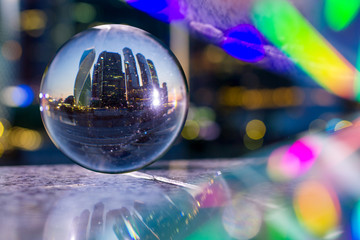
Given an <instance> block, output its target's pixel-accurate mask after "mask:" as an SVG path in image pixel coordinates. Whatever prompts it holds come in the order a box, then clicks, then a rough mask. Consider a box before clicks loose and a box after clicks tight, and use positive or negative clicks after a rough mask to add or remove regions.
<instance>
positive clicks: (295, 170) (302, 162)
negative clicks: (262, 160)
mask: <svg viewBox="0 0 360 240" xmlns="http://www.w3.org/2000/svg"><path fill="white" fill-rule="evenodd" d="M320 150H321V147H320V146H319V144H318V143H317V142H316V141H315V140H313V139H311V138H301V139H299V140H297V141H295V142H294V143H293V144H292V145H291V146H282V147H280V148H277V149H275V150H274V151H273V152H272V153H271V155H270V156H269V160H268V165H267V172H268V174H269V176H270V177H271V178H272V179H273V180H275V181H283V180H289V179H293V178H296V177H299V176H301V175H303V174H305V173H306V172H308V171H309V170H310V168H311V167H312V166H313V164H314V163H315V161H316V160H317V158H318V156H319V154H320Z"/></svg>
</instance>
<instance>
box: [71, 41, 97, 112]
mask: <svg viewBox="0 0 360 240" xmlns="http://www.w3.org/2000/svg"><path fill="white" fill-rule="evenodd" d="M94 60H95V49H94V48H90V49H87V50H85V51H84V52H83V54H82V56H81V59H80V63H79V71H78V73H77V75H76V79H75V86H74V98H75V104H76V105H81V106H89V105H90V99H91V77H90V69H91V67H92V64H93V62H94Z"/></svg>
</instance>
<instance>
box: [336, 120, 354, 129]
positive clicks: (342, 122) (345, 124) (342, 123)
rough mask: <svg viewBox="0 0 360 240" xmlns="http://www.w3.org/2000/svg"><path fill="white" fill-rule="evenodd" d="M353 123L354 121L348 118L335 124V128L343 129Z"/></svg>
mask: <svg viewBox="0 0 360 240" xmlns="http://www.w3.org/2000/svg"><path fill="white" fill-rule="evenodd" d="M352 125H353V124H352V122H350V121H347V120H342V121H340V122H338V123H337V124H336V125H335V128H334V130H335V131H339V130H341V129H344V128H347V127H351V126H352Z"/></svg>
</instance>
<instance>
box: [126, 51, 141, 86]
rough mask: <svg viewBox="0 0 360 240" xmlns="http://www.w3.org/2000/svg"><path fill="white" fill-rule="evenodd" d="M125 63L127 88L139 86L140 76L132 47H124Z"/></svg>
mask: <svg viewBox="0 0 360 240" xmlns="http://www.w3.org/2000/svg"><path fill="white" fill-rule="evenodd" d="M123 54H124V63H125V64H124V65H125V79H126V84H127V90H128V91H129V90H131V89H134V88H139V87H140V83H139V76H138V72H137V68H136V63H135V58H134V54H133V53H132V51H131V49H130V48H124V49H123Z"/></svg>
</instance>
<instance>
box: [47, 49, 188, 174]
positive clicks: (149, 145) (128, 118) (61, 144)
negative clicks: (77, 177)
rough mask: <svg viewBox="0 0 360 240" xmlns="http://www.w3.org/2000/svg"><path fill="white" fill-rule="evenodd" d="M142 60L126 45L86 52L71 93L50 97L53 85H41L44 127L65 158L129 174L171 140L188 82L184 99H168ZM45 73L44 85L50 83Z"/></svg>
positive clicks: (149, 63) (163, 85)
mask: <svg viewBox="0 0 360 240" xmlns="http://www.w3.org/2000/svg"><path fill="white" fill-rule="evenodd" d="M65 47H66V46H65ZM60 54H61V51H60ZM146 57H147V56H144V54H142V53H141V52H138V51H136V52H135V51H134V52H133V50H132V49H131V48H130V47H127V46H124V47H122V48H120V49H119V51H118V52H116V51H107V50H102V51H99V52H97V49H96V48H95V47H91V48H87V49H85V50H83V53H82V55H81V57H80V59H79V60H78V61H79V62H78V70H77V74H76V76H74V80H73V81H72V83H73V93H72V94H69V95H67V96H65V97H63V98H61V97H58V96H52V95H51V93H48V92H51V91H46V88H49V86H52V85H51V84H50V83H49V84H43V85H45V86H43V87H42V91H41V93H40V99H41V106H40V110H41V112H42V117H43V120H44V123H45V126H46V128H47V131H48V133H49V135H50V137H51V138H52V140H53V141H54V143H55V144H56V145H57V146H58V148H59V149H61V150H62V151H63V152H64V153H65V154H66V155H67V156H68V157H70V158H71V159H73V160H74V161H75V162H77V163H79V164H80V165H82V166H85V167H87V168H89V169H92V170H95V171H101V172H109V173H117V172H127V171H132V170H136V169H139V168H141V167H143V166H146V165H148V164H150V163H151V162H153V161H154V160H156V159H157V158H158V157H159V156H161V155H162V154H163V153H164V151H165V150H166V149H167V148H168V147H169V146H170V144H171V143H172V142H173V141H174V139H175V138H176V135H177V134H178V132H179V131H180V128H181V125H182V124H183V121H184V119H185V113H186V107H187V99H186V91H185V90H186V83H185V81H184V78H182V79H180V80H179V81H182V84H183V87H181V88H180V90H179V89H177V91H178V92H181V90H182V91H184V92H185V95H184V93H181V94H182V95H174V96H169V89H168V83H167V81H166V79H160V78H159V75H158V71H159V70H158V69H157V66H156V61H154V60H152V59H151V58H146ZM53 62H57V61H56V60H54V61H53ZM50 67H52V66H51V65H50ZM53 67H54V66H53ZM160 70H161V69H160ZM49 75H50V74H49V72H48V73H46V74H45V76H44V79H43V81H45V82H46V81H51V80H52V79H51V76H49ZM47 78H48V79H49V80H48V79H47ZM174 92H176V90H174ZM179 96H181V97H179ZM184 96H185V97H184Z"/></svg>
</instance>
